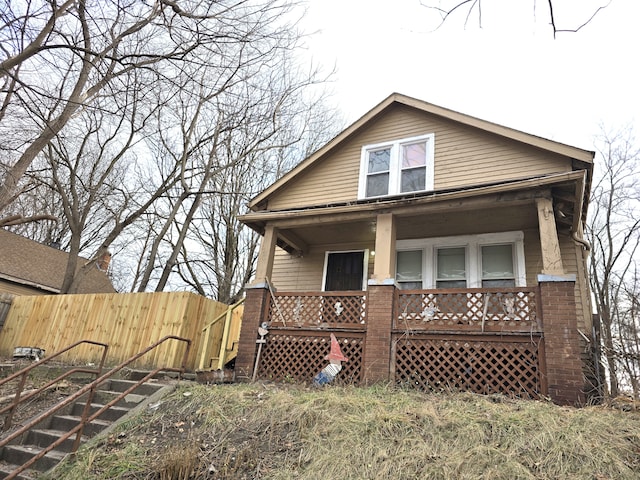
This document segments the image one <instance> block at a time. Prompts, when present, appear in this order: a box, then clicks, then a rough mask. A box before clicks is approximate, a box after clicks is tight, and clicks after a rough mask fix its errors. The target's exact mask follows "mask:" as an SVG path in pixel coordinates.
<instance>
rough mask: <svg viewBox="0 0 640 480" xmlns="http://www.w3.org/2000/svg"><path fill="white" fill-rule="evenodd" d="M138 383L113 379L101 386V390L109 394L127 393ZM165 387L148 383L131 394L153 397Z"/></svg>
mask: <svg viewBox="0 0 640 480" xmlns="http://www.w3.org/2000/svg"><path fill="white" fill-rule="evenodd" d="M136 383H137V382H134V381H132V380H121V379H111V380H109V381H107V382H105V384H103V385H100V387H99V389H100V390H102V391H109V392H125V391H127V390H128V389H129V388H131V387H132V386H134V385H135V384H136ZM163 387H164V385H163V384H160V383H153V382H147V383H143V384H142V385H139V386H138V387H137V388H136V389H135V390H134V391H132V392H131V393H135V394H136V395H145V396H148V395H153V394H154V393H155V392H157V391H158V390H160V389H161V388H163Z"/></svg>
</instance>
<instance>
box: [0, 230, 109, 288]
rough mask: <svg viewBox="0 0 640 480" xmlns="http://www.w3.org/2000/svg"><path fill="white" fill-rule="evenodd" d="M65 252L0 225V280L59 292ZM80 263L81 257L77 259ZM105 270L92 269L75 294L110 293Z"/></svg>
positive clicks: (66, 258)
mask: <svg viewBox="0 0 640 480" xmlns="http://www.w3.org/2000/svg"><path fill="white" fill-rule="evenodd" d="M68 258H69V254H68V253H67V252H63V251H62V250H58V249H56V248H53V247H49V246H48V245H43V244H41V243H38V242H34V241H33V240H30V239H28V238H25V237H23V236H21V235H17V234H15V233H12V232H9V231H7V230H4V229H2V228H0V280H7V281H10V282H13V283H17V284H21V285H25V286H30V287H34V288H37V289H39V290H42V291H44V292H50V293H59V292H60V288H61V287H62V282H63V279H64V272H65V270H66V268H67V260H68ZM79 260H80V262H79V263H80V265H78V269H79V268H80V267H81V266H82V261H83V260H85V261H86V259H83V258H82V257H81V258H80V259H79ZM114 292H115V289H114V288H113V285H112V284H111V281H110V280H109V277H108V276H107V275H106V274H105V272H103V271H100V270H98V269H97V268H95V269H92V270H91V271H90V272H89V273H88V274H87V275H86V276H85V278H84V279H83V281H82V283H81V284H80V285H79V287H78V291H77V292H76V293H114Z"/></svg>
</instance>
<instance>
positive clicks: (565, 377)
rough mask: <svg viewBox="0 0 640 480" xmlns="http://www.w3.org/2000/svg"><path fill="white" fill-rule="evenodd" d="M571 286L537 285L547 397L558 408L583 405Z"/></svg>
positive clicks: (567, 282) (561, 282) (548, 282)
mask: <svg viewBox="0 0 640 480" xmlns="http://www.w3.org/2000/svg"><path fill="white" fill-rule="evenodd" d="M574 284H575V282H573V281H564V280H563V281H541V282H539V286H540V303H541V306H542V321H543V326H544V348H545V362H546V372H547V378H546V380H547V386H548V394H549V396H550V397H551V399H552V400H553V401H554V402H555V403H558V404H561V405H583V404H584V402H585V396H584V377H583V365H582V360H581V353H582V352H581V348H580V338H579V334H578V323H577V318H576V304H575V294H574Z"/></svg>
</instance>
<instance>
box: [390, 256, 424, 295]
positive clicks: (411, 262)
mask: <svg viewBox="0 0 640 480" xmlns="http://www.w3.org/2000/svg"><path fill="white" fill-rule="evenodd" d="M396 268H397V274H396V280H397V281H398V284H399V285H400V288H401V289H403V290H419V289H421V288H422V250H405V251H401V252H398V257H397V267H396Z"/></svg>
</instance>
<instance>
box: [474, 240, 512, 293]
mask: <svg viewBox="0 0 640 480" xmlns="http://www.w3.org/2000/svg"><path fill="white" fill-rule="evenodd" d="M481 249H482V286H483V287H515V286H516V277H515V273H514V269H513V245H512V244H507V245H484V246H482V247H481Z"/></svg>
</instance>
